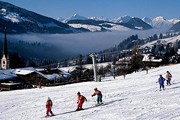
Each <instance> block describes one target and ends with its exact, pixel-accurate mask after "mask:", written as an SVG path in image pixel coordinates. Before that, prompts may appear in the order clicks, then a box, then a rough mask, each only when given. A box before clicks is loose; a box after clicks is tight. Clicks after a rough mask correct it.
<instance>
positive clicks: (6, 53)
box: [3, 28, 8, 57]
mask: <svg viewBox="0 0 180 120" xmlns="http://www.w3.org/2000/svg"><path fill="white" fill-rule="evenodd" d="M3 55H5V56H6V57H7V55H8V48H7V38H6V28H5V30H4V46H3Z"/></svg>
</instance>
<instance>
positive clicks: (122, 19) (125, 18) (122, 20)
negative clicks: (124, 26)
mask: <svg viewBox="0 0 180 120" xmlns="http://www.w3.org/2000/svg"><path fill="white" fill-rule="evenodd" d="M131 18H132V17H130V16H128V15H125V16H122V17H118V18H114V19H112V20H111V21H112V22H115V23H127V22H128V21H129V20H130V19H131Z"/></svg>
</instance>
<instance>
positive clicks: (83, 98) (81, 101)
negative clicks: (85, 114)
mask: <svg viewBox="0 0 180 120" xmlns="http://www.w3.org/2000/svg"><path fill="white" fill-rule="evenodd" d="M77 96H78V101H77V104H78V106H77V109H76V111H78V110H83V108H82V105H83V103H84V101H87V99H86V97H84V96H83V95H81V93H80V92H78V93H77Z"/></svg>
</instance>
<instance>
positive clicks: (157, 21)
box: [151, 16, 173, 28]
mask: <svg viewBox="0 0 180 120" xmlns="http://www.w3.org/2000/svg"><path fill="white" fill-rule="evenodd" d="M151 25H152V26H153V27H155V28H164V27H171V26H172V25H173V24H172V23H170V22H169V21H168V20H166V19H165V18H164V17H162V16H158V17H156V18H154V19H152V22H151Z"/></svg>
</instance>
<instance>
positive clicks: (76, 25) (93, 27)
mask: <svg viewBox="0 0 180 120" xmlns="http://www.w3.org/2000/svg"><path fill="white" fill-rule="evenodd" d="M69 25H70V26H71V27H75V28H85V29H88V30H90V31H91V32H95V31H101V27H99V26H95V25H86V24H69Z"/></svg>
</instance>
